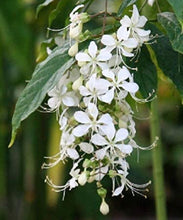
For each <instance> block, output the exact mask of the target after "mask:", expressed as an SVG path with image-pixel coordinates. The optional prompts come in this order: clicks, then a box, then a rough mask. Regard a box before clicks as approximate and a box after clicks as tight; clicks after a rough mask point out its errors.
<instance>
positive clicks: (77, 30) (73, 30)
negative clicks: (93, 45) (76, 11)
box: [69, 23, 83, 39]
mask: <svg viewBox="0 0 183 220" xmlns="http://www.w3.org/2000/svg"><path fill="white" fill-rule="evenodd" d="M82 29H83V24H82V23H80V24H78V25H75V26H73V25H71V26H70V32H69V35H70V38H72V39H76V38H77V37H78V36H79V35H80V34H81V32H82Z"/></svg>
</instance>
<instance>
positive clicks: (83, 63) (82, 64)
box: [78, 61, 86, 67]
mask: <svg viewBox="0 0 183 220" xmlns="http://www.w3.org/2000/svg"><path fill="white" fill-rule="evenodd" d="M85 64H86V62H84V61H78V66H80V67H82V66H84V65H85Z"/></svg>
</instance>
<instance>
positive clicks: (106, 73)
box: [102, 69, 115, 81]
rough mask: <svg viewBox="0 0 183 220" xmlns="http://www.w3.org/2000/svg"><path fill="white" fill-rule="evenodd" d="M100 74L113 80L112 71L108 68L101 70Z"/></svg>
mask: <svg viewBox="0 0 183 220" xmlns="http://www.w3.org/2000/svg"><path fill="white" fill-rule="evenodd" d="M102 74H103V75H104V76H105V77H106V78H109V79H112V80H113V81H114V77H115V76H114V73H113V72H112V71H111V70H109V69H106V70H103V71H102Z"/></svg>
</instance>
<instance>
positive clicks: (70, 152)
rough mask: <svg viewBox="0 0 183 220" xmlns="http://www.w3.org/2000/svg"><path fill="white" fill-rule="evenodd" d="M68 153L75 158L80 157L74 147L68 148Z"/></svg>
mask: <svg viewBox="0 0 183 220" xmlns="http://www.w3.org/2000/svg"><path fill="white" fill-rule="evenodd" d="M67 154H68V156H69V157H70V158H71V159H73V160H76V159H78V158H79V154H78V152H77V151H76V150H75V149H73V148H67Z"/></svg>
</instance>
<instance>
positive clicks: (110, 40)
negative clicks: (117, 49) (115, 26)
mask: <svg viewBox="0 0 183 220" xmlns="http://www.w3.org/2000/svg"><path fill="white" fill-rule="evenodd" d="M101 42H102V43H103V44H104V45H106V46H113V45H115V39H114V38H113V37H112V36H111V35H107V34H105V35H103V36H102V39H101Z"/></svg>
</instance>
